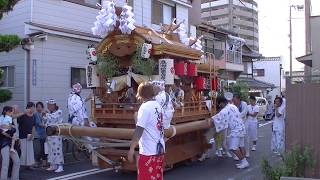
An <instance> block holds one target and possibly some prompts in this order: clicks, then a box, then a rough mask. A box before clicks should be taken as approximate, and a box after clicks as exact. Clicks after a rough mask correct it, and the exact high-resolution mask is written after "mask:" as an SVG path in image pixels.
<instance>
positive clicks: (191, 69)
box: [187, 63, 198, 76]
mask: <svg viewBox="0 0 320 180" xmlns="http://www.w3.org/2000/svg"><path fill="white" fill-rule="evenodd" d="M187 75H188V76H197V75H198V73H197V66H196V64H192V63H190V64H188V67H187Z"/></svg>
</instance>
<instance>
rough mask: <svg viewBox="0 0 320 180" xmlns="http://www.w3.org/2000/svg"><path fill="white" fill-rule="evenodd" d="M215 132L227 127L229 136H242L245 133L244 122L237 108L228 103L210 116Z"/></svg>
mask: <svg viewBox="0 0 320 180" xmlns="http://www.w3.org/2000/svg"><path fill="white" fill-rule="evenodd" d="M212 121H213V123H214V125H215V128H216V132H220V131H222V130H225V129H228V132H229V133H228V134H229V136H230V137H244V136H245V134H246V131H245V126H244V123H243V121H242V119H241V116H240V112H239V110H238V108H237V107H236V106H235V105H233V104H228V105H226V107H224V108H223V109H222V110H221V111H220V112H219V113H218V114H216V115H215V116H213V117H212Z"/></svg>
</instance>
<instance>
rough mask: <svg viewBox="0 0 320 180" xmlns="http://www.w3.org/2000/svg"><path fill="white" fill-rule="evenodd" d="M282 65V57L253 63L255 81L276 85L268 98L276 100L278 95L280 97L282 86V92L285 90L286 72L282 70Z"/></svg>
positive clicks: (262, 59) (266, 58)
mask: <svg viewBox="0 0 320 180" xmlns="http://www.w3.org/2000/svg"><path fill="white" fill-rule="evenodd" d="M281 64H282V58H281V57H265V58H261V59H259V60H255V61H254V62H253V77H254V79H256V80H259V81H263V82H267V83H270V84H274V85H275V87H276V88H274V89H273V90H272V91H269V93H268V94H267V95H266V97H271V98H272V99H274V98H275V97H276V95H280V94H281V90H280V85H281V89H282V91H283V90H284V89H285V79H284V71H283V69H282V68H281V67H282V65H281ZM280 73H281V75H280ZM280 82H281V83H280Z"/></svg>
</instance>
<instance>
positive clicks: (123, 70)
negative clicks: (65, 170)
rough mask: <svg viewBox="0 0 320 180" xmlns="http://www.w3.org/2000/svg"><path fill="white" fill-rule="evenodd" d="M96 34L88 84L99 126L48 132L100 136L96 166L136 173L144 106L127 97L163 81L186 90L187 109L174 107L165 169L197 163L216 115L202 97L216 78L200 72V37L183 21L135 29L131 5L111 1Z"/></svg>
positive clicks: (94, 156)
mask: <svg viewBox="0 0 320 180" xmlns="http://www.w3.org/2000/svg"><path fill="white" fill-rule="evenodd" d="M92 31H93V34H94V35H99V36H101V37H102V38H103V40H102V41H101V42H100V43H99V44H98V45H97V46H96V47H93V46H92V47H89V48H88V52H87V53H88V54H89V57H90V58H89V59H90V64H89V65H88V67H87V84H88V87H89V88H92V89H93V92H94V95H95V97H94V99H93V100H92V102H91V103H92V106H91V111H92V119H93V120H94V121H95V122H96V124H97V126H98V127H97V128H90V127H76V126H71V125H69V126H65V125H64V126H57V127H49V128H47V133H48V134H49V135H54V134H56V135H57V134H58V135H63V136H66V137H72V138H77V137H81V136H89V137H98V138H99V139H100V141H99V142H100V143H101V144H103V145H102V146H101V147H100V146H98V148H97V149H96V150H94V151H93V152H92V162H93V164H94V165H96V166H98V167H100V168H115V169H122V170H129V171H135V170H136V166H135V164H132V163H129V162H128V161H127V152H128V149H129V143H130V139H131V138H132V136H133V132H134V129H135V124H136V123H135V118H134V114H135V112H137V111H138V108H139V105H140V104H139V103H136V102H135V101H134V100H132V99H130V98H129V97H128V94H134V92H136V90H137V87H138V85H139V84H140V83H142V82H145V81H150V80H162V81H164V82H165V84H166V87H168V88H169V87H170V88H175V87H176V86H181V87H182V89H183V90H184V92H185V98H184V101H183V105H182V106H180V107H175V113H174V117H173V119H172V121H171V126H170V128H169V129H167V130H166V131H165V136H166V138H167V139H166V154H165V164H166V167H167V168H172V167H173V166H174V165H175V164H177V163H180V162H185V161H189V160H193V159H198V158H199V157H200V156H201V155H202V154H203V153H204V152H206V151H207V150H208V148H210V144H208V140H207V138H206V136H205V131H206V130H207V129H208V128H209V124H208V121H207V120H206V118H209V117H211V116H212V115H213V114H214V113H215V108H214V105H213V104H214V103H212V102H214V101H213V98H214V97H213V96H211V99H206V101H204V100H203V99H202V98H201V96H200V94H201V92H202V91H203V90H206V89H207V90H210V91H211V87H215V88H216V86H215V85H213V86H212V82H215V81H214V80H213V81H211V80H210V79H209V81H208V80H206V79H208V78H212V79H215V78H214V77H211V73H210V77H206V78H204V77H200V76H198V74H197V62H198V61H199V60H200V59H201V58H203V56H204V55H203V52H202V50H201V49H202V46H201V40H200V38H201V37H199V38H194V39H192V38H189V37H188V36H187V33H186V30H185V28H184V22H183V21H182V22H179V23H176V22H175V19H174V20H173V21H172V23H171V24H170V25H162V26H161V30H160V31H155V30H153V29H151V28H146V27H139V26H135V25H134V19H133V13H132V8H131V7H130V6H128V5H125V6H123V7H122V8H119V7H115V4H114V3H113V2H108V1H104V2H103V4H102V6H101V11H100V12H99V16H97V21H96V22H95V26H94V27H93V28H92ZM210 72H211V70H210ZM137 153H138V150H137Z"/></svg>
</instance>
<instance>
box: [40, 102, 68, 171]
mask: <svg viewBox="0 0 320 180" xmlns="http://www.w3.org/2000/svg"><path fill="white" fill-rule="evenodd" d="M47 106H48V110H49V112H48V113H46V114H45V116H44V117H43V119H44V121H45V122H46V126H55V125H58V124H61V123H62V122H63V118H62V111H61V110H60V109H59V108H58V106H57V105H56V102H55V100H54V99H50V100H49V101H47ZM47 143H48V162H49V163H50V167H49V168H48V169H47V170H48V171H55V172H57V173H59V172H62V171H63V164H64V157H63V152H62V137H61V136H49V137H47Z"/></svg>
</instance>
